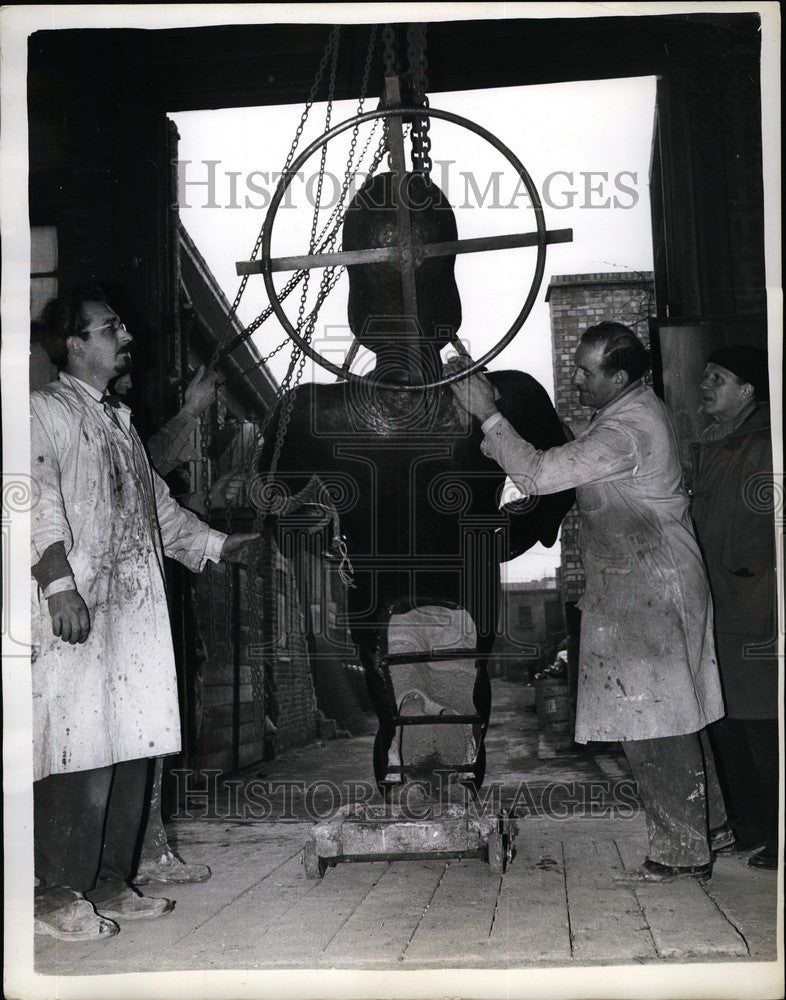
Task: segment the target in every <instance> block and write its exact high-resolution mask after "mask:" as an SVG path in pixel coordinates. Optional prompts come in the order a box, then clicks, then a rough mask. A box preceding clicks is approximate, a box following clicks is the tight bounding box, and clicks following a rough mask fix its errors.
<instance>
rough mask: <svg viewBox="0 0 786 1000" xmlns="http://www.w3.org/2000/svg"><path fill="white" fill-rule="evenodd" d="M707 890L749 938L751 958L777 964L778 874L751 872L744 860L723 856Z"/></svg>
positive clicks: (742, 933)
mask: <svg viewBox="0 0 786 1000" xmlns="http://www.w3.org/2000/svg"><path fill="white" fill-rule="evenodd" d="M752 889H755V891H751V890H752ZM706 890H707V892H708V894H709V895H710V897H711V898H712V899H713V900H714V901H715V904H716V905H717V906H719V907H720V908H721V910H723V912H724V913H725V914H726V915H727V917H728V919H729V920H730V921H731V922H732V923H733V924H734V926H735V927H736V928H737V929H738V930H739V932H740V934H741V935H742V936H743V937H744V938H745V941H746V943H747V944H748V947H749V949H750V957H751V958H754V959H756V960H757V961H760V962H772V961H774V960H775V958H776V957H777V945H778V938H777V930H778V928H777V916H778V879H777V872H774V871H773V872H767V871H757V870H755V869H752V868H749V867H748V864H747V858H746V857H744V856H742V857H740V856H735V855H720V856H719V857H718V858H717V860H716V862H715V867H714V869H713V872H712V878H711V879H710V881H709V882H708V883H707V885H706Z"/></svg>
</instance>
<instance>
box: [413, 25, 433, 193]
mask: <svg viewBox="0 0 786 1000" xmlns="http://www.w3.org/2000/svg"><path fill="white" fill-rule="evenodd" d="M407 58H408V60H409V72H410V77H411V80H412V103H413V104H415V105H417V106H418V107H424V108H427V107H428V106H429V103H428V97H427V96H426V91H427V89H428V75H427V72H426V71H427V69H428V60H427V58H426V26H425V24H410V25H409V26H408V27H407ZM429 125H430V121H429V118H428V116H427V115H424V116H423V117H422V118H417V119H415V121H414V122H413V123H412V170H413V171H414V172H415V173H419V174H425V175H426V176H428V175H429V174H430V173H431V156H430V155H429V154H430V151H431V138H430V137H429Z"/></svg>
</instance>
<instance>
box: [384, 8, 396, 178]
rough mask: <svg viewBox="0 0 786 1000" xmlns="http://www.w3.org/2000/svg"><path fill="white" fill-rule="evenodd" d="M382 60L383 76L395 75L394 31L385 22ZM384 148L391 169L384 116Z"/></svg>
mask: <svg viewBox="0 0 786 1000" xmlns="http://www.w3.org/2000/svg"><path fill="white" fill-rule="evenodd" d="M382 61H383V62H384V64H385V76H386V77H388V76H395V75H396V33H395V31H394V30H393V25H392V24H386V25H385V27H384V28H383V29H382ZM382 132H383V135H384V139H385V148H386V149H387V153H388V170H392V169H393V150H392V148H391V145H390V121H389V119H387V118H385V119H384V122H383V124H382Z"/></svg>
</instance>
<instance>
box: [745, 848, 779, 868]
mask: <svg viewBox="0 0 786 1000" xmlns="http://www.w3.org/2000/svg"><path fill="white" fill-rule="evenodd" d="M748 867H749V868H761V869H764V870H765V871H768V872H772V871H775V870H776V869H777V867H778V855H777V854H771V853H770V852H769V851H768V850H767V848H766V847H764V848H762V850H760V851H756V853H755V854H751V856H750V857H749V858H748Z"/></svg>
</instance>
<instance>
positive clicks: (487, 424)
mask: <svg viewBox="0 0 786 1000" xmlns="http://www.w3.org/2000/svg"><path fill="white" fill-rule="evenodd" d="M500 420H502V414H501V413H500V412H499V410H497V411H496V413H492V414H491V416H490V417H486V419H485V420H484V421H483V423H482V424H481V425H480V429H481V431H482V432H483V434H488V432H489V431H490V430H491V428H492V427H493V426H494V425H495V424H498V423H499V422H500Z"/></svg>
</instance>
